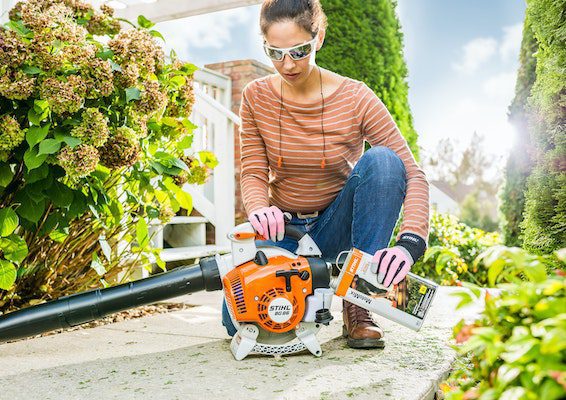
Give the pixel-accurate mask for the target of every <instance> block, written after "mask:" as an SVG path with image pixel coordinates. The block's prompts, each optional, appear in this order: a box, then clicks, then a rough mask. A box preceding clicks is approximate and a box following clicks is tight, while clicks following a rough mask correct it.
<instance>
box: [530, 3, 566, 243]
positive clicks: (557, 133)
mask: <svg viewBox="0 0 566 400" xmlns="http://www.w3.org/2000/svg"><path fill="white" fill-rule="evenodd" d="M564 10H566V0H529V1H528V2H527V14H528V18H529V21H530V23H531V27H532V29H533V33H534V35H535V37H536V39H537V42H538V45H539V49H538V51H537V66H536V80H535V83H534V85H533V88H532V91H531V98H530V99H529V104H530V110H529V115H530V120H529V130H530V132H531V139H532V140H533V142H534V143H535V146H536V150H537V152H536V158H535V167H534V170H533V173H532V174H531V176H529V178H528V181H527V193H526V201H525V215H524V219H523V222H522V223H521V227H522V229H523V238H524V247H525V248H526V249H527V250H530V251H534V252H539V253H548V252H552V251H554V250H556V249H559V248H564V247H566V68H565V67H564V66H565V65H566V18H564V12H565V11H564Z"/></svg>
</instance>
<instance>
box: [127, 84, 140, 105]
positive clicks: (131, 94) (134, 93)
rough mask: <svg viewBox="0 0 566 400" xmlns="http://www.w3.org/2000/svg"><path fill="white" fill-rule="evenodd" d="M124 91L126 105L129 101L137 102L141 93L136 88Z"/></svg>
mask: <svg viewBox="0 0 566 400" xmlns="http://www.w3.org/2000/svg"><path fill="white" fill-rule="evenodd" d="M125 90H126V103H129V102H130V101H131V100H139V99H140V97H141V91H140V90H139V89H138V88H135V87H131V88H127V89H125Z"/></svg>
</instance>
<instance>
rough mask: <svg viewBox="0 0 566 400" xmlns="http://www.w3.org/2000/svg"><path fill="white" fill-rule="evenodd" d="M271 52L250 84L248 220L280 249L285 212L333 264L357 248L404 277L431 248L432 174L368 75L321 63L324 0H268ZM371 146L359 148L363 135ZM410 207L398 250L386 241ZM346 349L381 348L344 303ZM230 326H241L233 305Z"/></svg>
mask: <svg viewBox="0 0 566 400" xmlns="http://www.w3.org/2000/svg"><path fill="white" fill-rule="evenodd" d="M260 26H261V31H262V34H263V38H264V49H265V52H266V54H267V56H268V57H269V58H270V59H271V60H272V62H273V66H274V67H275V69H276V70H277V74H274V75H269V76H266V77H263V78H259V79H256V80H255V81H253V82H251V83H249V84H248V85H247V86H246V87H245V88H244V91H243V98H242V105H241V108H240V116H241V118H242V126H241V131H240V134H241V136H240V140H241V187H242V197H243V202H244V206H245V209H246V212H247V214H248V219H249V221H250V222H251V223H252V225H253V226H254V228H255V229H256V230H257V232H258V233H259V234H261V235H263V236H264V237H266V238H269V239H270V240H267V241H265V242H263V243H264V244H266V243H267V244H272V245H276V246H280V247H283V248H286V249H288V250H291V251H294V250H295V249H296V247H297V242H296V241H293V240H291V239H288V238H285V239H284V238H283V231H284V222H283V212H285V211H287V212H291V214H292V216H293V218H292V220H291V222H290V223H291V224H294V225H297V226H299V227H300V228H301V229H302V230H303V231H306V232H308V233H309V235H310V236H311V237H312V238H313V239H314V241H315V242H316V243H317V245H318V246H319V247H320V249H321V251H322V253H323V255H324V257H325V258H326V259H327V260H333V259H335V257H336V255H337V254H338V253H339V252H341V251H343V250H349V249H351V248H352V247H356V248H358V249H360V250H363V251H365V252H367V253H371V254H374V261H375V262H376V265H377V268H376V270H375V271H374V272H376V273H377V274H378V281H379V282H381V283H383V284H385V285H386V286H389V285H390V284H391V283H398V282H399V281H401V280H402V279H403V278H404V277H405V275H406V274H407V272H408V271H409V269H410V267H411V265H413V264H414V262H415V261H416V260H417V259H418V258H419V257H421V256H422V255H423V253H424V251H425V249H426V241H427V238H428V219H429V193H428V182H427V180H426V177H425V174H424V172H423V171H422V170H421V169H420V168H419V166H418V165H417V164H416V163H415V160H414V158H413V156H412V154H411V152H410V150H409V148H408V146H407V143H406V141H405V140H404V138H403V136H402V135H401V133H400V132H399V129H398V128H397V126H396V124H395V122H394V121H393V119H392V118H391V115H390V114H389V112H388V111H387V109H386V108H385V106H384V104H383V103H382V102H381V101H380V100H379V98H377V96H376V95H375V94H374V93H373V92H372V91H371V89H369V88H368V86H366V85H365V84H364V83H363V82H360V81H357V80H354V79H351V78H348V77H343V76H340V75H338V74H336V73H334V72H331V71H329V70H325V69H323V68H320V67H318V66H317V65H316V62H315V55H316V51H318V50H320V48H321V47H322V44H323V41H324V36H325V29H326V16H325V15H324V13H323V10H322V7H321V5H320V2H319V0H310V1H309V0H266V1H265V2H264V3H263V6H262V9H261V16H260ZM364 140H365V141H367V142H369V144H370V145H371V146H372V148H371V149H369V150H368V151H366V152H365V153H363V147H364V146H363V142H364ZM402 205H404V219H403V224H402V225H401V228H400V233H399V235H398V236H397V238H396V239H397V242H396V244H395V246H393V247H391V248H388V247H387V246H388V244H389V240H390V238H391V235H392V233H393V229H394V227H395V223H396V221H397V219H398V217H399V212H400V209H401V206H402ZM343 308H344V311H343V319H344V335H345V336H347V338H348V345H349V346H350V347H363V348H367V347H383V345H384V344H383V340H382V337H383V330H382V329H381V328H380V327H379V326H378V325H377V324H376V323H375V322H374V321H373V320H372V318H371V315H370V313H369V312H368V311H366V310H364V309H362V308H360V307H357V306H355V305H353V304H350V303H348V302H344V307H343ZM223 314H224V315H223V317H224V318H223V320H224V325H225V326H226V327H227V329H228V332H229V333H230V334H232V335H233V334H234V333H235V329H234V327H233V325H232V324H231V322H230V319H229V317H228V313H227V310H226V307H224V312H223Z"/></svg>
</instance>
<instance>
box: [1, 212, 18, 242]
mask: <svg viewBox="0 0 566 400" xmlns="http://www.w3.org/2000/svg"><path fill="white" fill-rule="evenodd" d="M18 224H19V219H18V215H17V214H16V212H15V211H14V210H12V209H11V208H0V237H3V236H8V235H11V234H12V233H13V232H14V231H15V230H16V228H17V227H18Z"/></svg>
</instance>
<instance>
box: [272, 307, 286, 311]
mask: <svg viewBox="0 0 566 400" xmlns="http://www.w3.org/2000/svg"><path fill="white" fill-rule="evenodd" d="M269 311H291V306H270V307H269Z"/></svg>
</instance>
